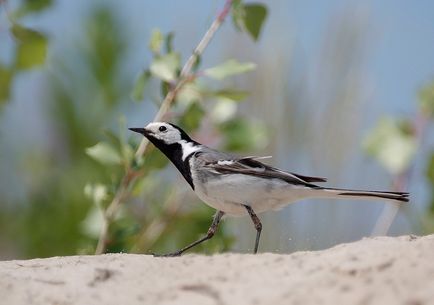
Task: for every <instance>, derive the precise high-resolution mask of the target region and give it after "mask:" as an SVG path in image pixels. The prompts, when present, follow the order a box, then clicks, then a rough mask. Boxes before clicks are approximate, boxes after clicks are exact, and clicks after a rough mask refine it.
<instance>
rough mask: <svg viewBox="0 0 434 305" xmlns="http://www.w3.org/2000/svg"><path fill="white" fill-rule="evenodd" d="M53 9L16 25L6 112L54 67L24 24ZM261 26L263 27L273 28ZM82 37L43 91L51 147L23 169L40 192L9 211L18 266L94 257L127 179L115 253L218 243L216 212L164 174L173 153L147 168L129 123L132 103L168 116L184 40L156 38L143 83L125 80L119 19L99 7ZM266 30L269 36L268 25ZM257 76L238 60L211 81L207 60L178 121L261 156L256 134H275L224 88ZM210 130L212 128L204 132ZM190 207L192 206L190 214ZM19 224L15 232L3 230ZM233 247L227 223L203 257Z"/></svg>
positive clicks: (55, 58) (2, 86)
mask: <svg viewBox="0 0 434 305" xmlns="http://www.w3.org/2000/svg"><path fill="white" fill-rule="evenodd" d="M52 3H53V1H48V0H35V1H23V2H22V6H21V7H20V8H19V9H18V10H17V11H16V12H12V13H11V14H10V15H11V17H10V18H11V29H10V30H11V33H12V35H13V37H14V38H15V41H14V43H15V51H14V59H13V62H11V63H10V64H9V65H8V64H1V63H0V81H1V82H0V90H1V91H0V98H1V101H6V100H8V99H9V93H10V88H11V83H12V82H13V78H14V75H15V73H16V71H20V70H25V69H29V68H33V67H36V66H38V65H41V64H43V63H44V61H45V58H46V53H47V48H48V40H47V38H46V36H45V35H44V34H42V33H41V32H39V31H36V30H34V29H28V28H26V27H24V26H23V25H22V24H21V23H18V22H17V21H16V20H19V18H24V17H25V16H27V15H28V14H31V13H36V12H40V11H42V10H43V9H46V8H48V7H50V5H51V4H52ZM247 10H249V9H247ZM250 15H251V14H250V13H248V14H246V16H247V17H248V16H250ZM249 18H250V17H249ZM255 18H256V17H255ZM259 19H260V23H261V25H262V23H263V21H264V17H262V18H259ZM259 19H258V20H259ZM12 20H13V21H12ZM249 22H250V23H251V22H252V21H249ZM258 22H259V21H258ZM80 31H81V32H82V33H83V34H82V35H79V37H80V39H78V40H77V41H75V42H74V45H75V46H77V47H76V48H74V49H68V50H61V52H59V54H58V55H56V54H53V55H52V56H51V57H50V59H49V60H50V64H51V65H50V67H51V68H50V70H49V71H45V73H46V79H47V82H46V87H45V88H43V89H44V92H45V93H44V104H43V106H44V107H43V109H44V111H45V112H46V113H45V115H46V118H47V124H48V125H49V126H50V128H49V130H50V135H49V136H48V143H47V145H45V146H43V147H42V148H40V150H39V151H29V153H28V154H26V155H25V157H24V161H23V164H22V167H23V169H24V170H25V171H26V177H25V178H26V189H27V190H28V191H27V193H26V195H25V198H24V199H21V200H20V202H15V203H13V204H10V205H9V208H7V209H6V208H5V209H0V220H2V223H1V225H0V229H2V230H3V231H4V232H17V233H16V234H15V237H14V241H13V242H14V245H17V249H16V252H17V253H19V254H16V256H21V257H46V256H52V255H68V254H75V253H93V252H94V250H95V246H96V243H97V240H98V237H99V234H100V230H101V226H102V223H103V213H104V211H105V209H106V208H107V206H108V205H109V204H110V202H111V201H112V200H113V197H114V196H115V194H116V191H117V190H118V189H119V187H120V186H121V185H122V183H124V178H122V177H125V175H127V178H128V179H130V181H131V183H130V184H129V185H128V188H127V196H125V197H124V198H123V200H122V202H121V203H122V207H121V209H120V211H119V213H117V215H116V216H115V218H114V219H113V222H112V223H110V226H109V242H108V245H107V251H108V252H119V251H134V252H149V251H151V250H152V251H155V252H167V251H171V250H175V249H177V248H178V247H181V246H184V245H186V244H188V243H190V242H192V241H194V240H196V239H197V238H198V237H199V236H201V235H202V234H205V233H206V231H207V229H208V227H209V225H210V223H211V220H212V213H213V210H212V209H211V208H209V207H207V206H205V205H203V204H195V202H198V199H196V198H195V197H192V196H191V192H186V190H187V188H188V185H187V184H186V183H183V184H181V183H180V184H178V183H174V180H173V177H174V176H175V172H176V171H175V169H174V168H173V167H172V168H170V169H169V171H170V172H171V173H173V175H172V176H170V175H166V174H165V173H164V172H165V171H166V167H167V166H168V164H169V162H168V160H167V159H166V158H165V156H164V155H163V154H162V153H160V152H159V151H157V150H156V149H151V150H150V151H149V152H147V154H146V155H145V156H144V157H143V158H136V157H135V156H134V155H135V150H136V149H137V147H138V144H139V141H141V138H139V137H137V135H135V134H131V133H130V132H129V131H128V130H127V123H126V119H125V118H124V117H123V116H121V117H119V113H120V112H122V111H123V109H126V106H127V105H128V104H129V103H131V100H129V99H128V96H129V97H131V99H132V100H134V101H137V102H141V103H142V105H143V108H144V109H147V108H149V106H151V107H152V106H153V105H152V104H151V105H145V104H146V103H149V102H152V101H154V102H157V103H156V104H157V105H158V104H159V103H160V101H161V100H163V98H164V96H165V95H166V94H167V92H168V90H170V88H172V86H173V84H174V83H176V82H178V81H179V78H180V70H181V54H180V53H179V52H176V51H175V48H174V37H175V35H174V33H172V32H170V33H167V34H163V33H162V32H161V31H160V30H158V29H155V30H153V31H152V34H151V39H150V41H149V44H148V47H149V52H150V54H152V60H151V61H150V62H149V63H148V64H147V66H146V67H145V68H144V69H142V70H141V72H140V73H139V74H138V76H137V78H136V81H135V83H134V84H132V82H131V79H129V78H126V77H123V76H122V75H124V74H123V73H122V68H123V59H124V58H125V56H126V54H127V52H128V49H129V41H128V39H127V38H126V37H128V36H127V35H126V33H125V29H124V27H123V25H122V23H121V22H120V21H119V19H118V17H117V15H116V12H114V11H113V10H112V9H111V8H110V7H109V6H106V5H99V6H95V7H94V9H93V10H92V11H91V12H90V13H89V15H88V16H87V17H86V18H85V21H84V22H82V23H81V28H80ZM248 31H249V30H248ZM256 31H257V35H259V31H260V26H259V27H258V26H256ZM256 38H257V37H256ZM66 39H67V38H66ZM254 68H255V65H254V64H253V63H240V62H239V61H237V60H235V59H230V60H228V61H226V62H224V63H223V64H221V65H217V66H216V67H213V68H209V69H205V70H203V71H201V70H200V69H201V62H200V60H198V62H197V63H196V64H195V66H194V69H193V73H196V72H197V75H195V74H194V75H191V76H189V79H188V81H187V82H186V83H185V85H184V87H182V88H181V90H180V91H179V92H178V93H179V94H178V96H177V99H176V100H175V102H174V105H173V107H172V109H171V112H172V117H173V119H171V121H173V122H174V123H177V124H180V125H181V126H182V127H184V128H185V129H186V130H187V131H188V132H191V133H193V135H194V136H201V134H202V133H207V134H212V137H215V138H216V139H217V140H218V142H220V143H222V144H223V146H225V147H227V148H230V149H233V150H238V151H246V150H249V149H252V148H254V147H255V145H256V144H255V142H254V141H255V137H252V132H251V130H256V131H258V130H259V134H264V133H265V131H264V127H262V126H256V124H255V123H254V122H250V121H249V120H246V119H243V118H240V117H239V116H238V114H237V108H238V105H239V103H240V102H241V101H242V100H244V99H245V98H246V97H247V96H248V93H247V92H245V91H243V90H241V89H239V88H233V87H221V88H218V85H217V84H215V80H214V79H222V78H226V77H231V76H235V75H238V74H242V73H246V72H249V71H252V70H253V69H254ZM203 75H206V76H209V77H210V78H205V77H201V76H203ZM216 87H217V89H216ZM204 121H206V122H207V123H206V125H207V129H206V130H205V128H204V130H201V126H202V123H203V122H204ZM235 122H239V123H235ZM146 123H147V122H143V124H146ZM254 126H256V127H254ZM250 127H251V128H250ZM209 128H211V129H212V132H211V133H210V130H209ZM255 134H256V132H255ZM128 175H131V177H130V176H128ZM177 177H178V179H180V178H179V175H178V176H177ZM161 185H164V186H165V187H163V188H161ZM174 194H176V196H174ZM192 198H194V199H192ZM187 200H188V202H191V203H192V204H190V205H188V204H186V202H185V201H187ZM15 215H18V216H15ZM12 218H13V219H14V221H13V222H11V221H3V220H4V219H12ZM0 242H2V241H1V240H0ZM231 242H232V237H231V236H229V233H228V232H227V230H225V225H224V223H223V224H222V225H221V228H220V230H219V232H218V233H217V234H216V237H215V238H214V239H213V240H212V241H210V242H208V243H206V245H204V247H203V248H201V247H198V248H197V249H196V251H203V250H204V249H206V251H208V252H213V251H217V250H218V251H222V250H224V249H227V248H228V247H229V246H230V245H231Z"/></svg>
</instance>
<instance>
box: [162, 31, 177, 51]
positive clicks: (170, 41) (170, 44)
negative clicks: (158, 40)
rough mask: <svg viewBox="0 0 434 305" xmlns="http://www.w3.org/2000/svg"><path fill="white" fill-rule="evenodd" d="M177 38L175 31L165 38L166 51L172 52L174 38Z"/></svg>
mask: <svg viewBox="0 0 434 305" xmlns="http://www.w3.org/2000/svg"><path fill="white" fill-rule="evenodd" d="M174 38H175V33H173V32H170V33H168V34H167V35H166V37H165V38H164V46H165V48H166V53H172V51H173V39H174Z"/></svg>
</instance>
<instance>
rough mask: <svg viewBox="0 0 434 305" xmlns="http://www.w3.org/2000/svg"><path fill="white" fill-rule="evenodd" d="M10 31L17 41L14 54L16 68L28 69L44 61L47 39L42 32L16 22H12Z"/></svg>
mask: <svg viewBox="0 0 434 305" xmlns="http://www.w3.org/2000/svg"><path fill="white" fill-rule="evenodd" d="M11 32H12V35H13V36H14V37H15V39H16V40H17V42H18V45H17V51H16V54H15V67H16V68H18V69H30V68H33V67H35V66H38V65H41V64H43V63H44V62H45V58H46V55H47V47H48V41H47V38H46V37H45V36H44V35H43V34H42V33H40V32H37V31H35V30H32V29H28V28H25V27H23V26H21V25H18V24H16V23H14V24H13V26H12V28H11Z"/></svg>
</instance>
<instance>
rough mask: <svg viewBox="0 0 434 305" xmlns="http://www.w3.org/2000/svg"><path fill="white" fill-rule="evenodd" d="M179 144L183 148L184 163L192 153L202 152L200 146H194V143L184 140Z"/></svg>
mask: <svg viewBox="0 0 434 305" xmlns="http://www.w3.org/2000/svg"><path fill="white" fill-rule="evenodd" d="M178 143H179V144H181V146H182V161H185V159H186V158H187V157H188V156H189V155H191V154H192V153H194V152H196V151H198V150H200V145H194V143H190V142H187V141H185V140H182V141H180V142H178Z"/></svg>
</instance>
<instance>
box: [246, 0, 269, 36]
mask: <svg viewBox="0 0 434 305" xmlns="http://www.w3.org/2000/svg"><path fill="white" fill-rule="evenodd" d="M244 11H245V15H244V26H245V28H246V30H247V32H248V33H249V34H250V36H252V38H253V39H254V40H258V38H259V34H260V33H261V28H262V25H263V24H264V21H265V18H266V17H267V8H266V7H265V6H263V5H262V4H246V5H244Z"/></svg>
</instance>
